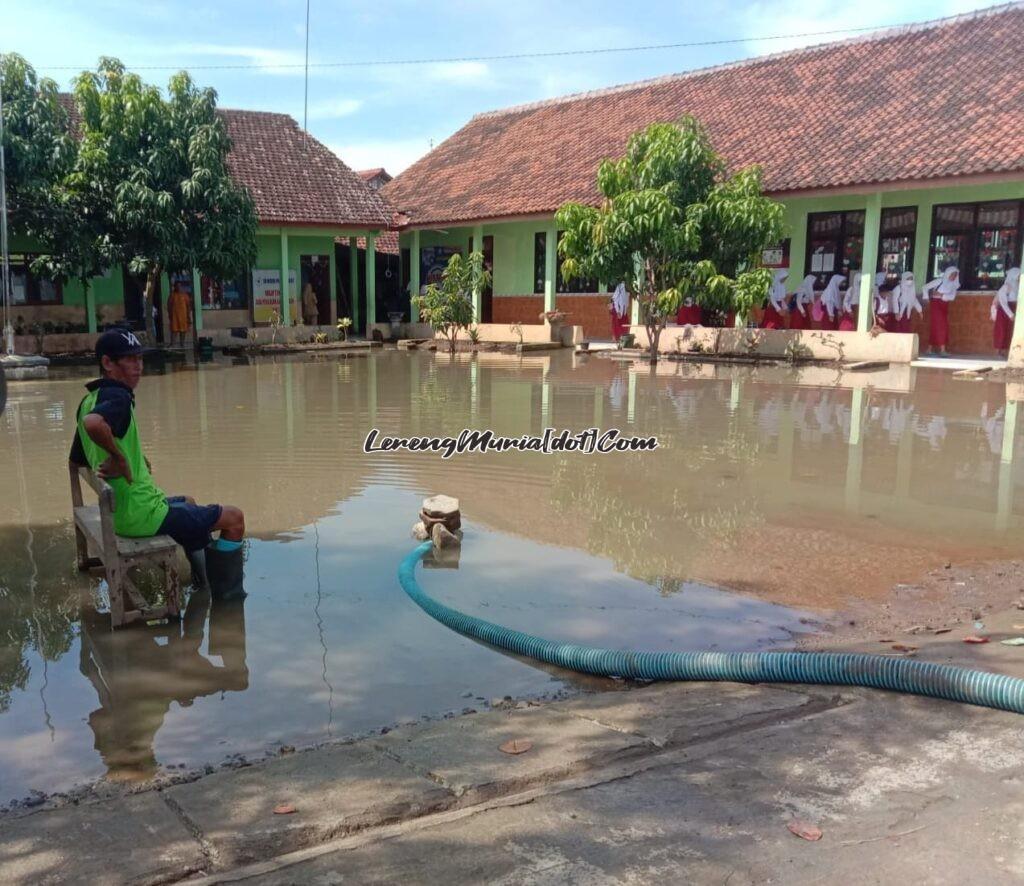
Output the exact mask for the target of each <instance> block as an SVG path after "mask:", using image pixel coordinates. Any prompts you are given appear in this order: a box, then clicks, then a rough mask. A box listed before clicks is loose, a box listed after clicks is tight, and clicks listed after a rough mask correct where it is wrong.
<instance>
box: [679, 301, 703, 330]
mask: <svg viewBox="0 0 1024 886" xmlns="http://www.w3.org/2000/svg"><path fill="white" fill-rule="evenodd" d="M700 319H701V310H700V305H683V306H682V307H681V308H680V309H679V312H678V313H677V314H676V323H678V324H679V325H680V326H685V325H686V324H687V323H689V324H690V325H691V326H700Z"/></svg>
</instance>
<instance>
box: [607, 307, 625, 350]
mask: <svg viewBox="0 0 1024 886" xmlns="http://www.w3.org/2000/svg"><path fill="white" fill-rule="evenodd" d="M609 313H610V314H611V316H612V341H615V342H618V340H619V339H620V338H622V336H624V335H628V334H629V313H628V311H627V313H626V316H625V317H620V316H619V315H618V314H616V313H615V311H614V310H613V311H610V312H609Z"/></svg>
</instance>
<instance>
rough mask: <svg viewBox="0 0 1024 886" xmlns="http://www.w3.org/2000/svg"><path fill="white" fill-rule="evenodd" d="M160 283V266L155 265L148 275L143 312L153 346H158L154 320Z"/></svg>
mask: <svg viewBox="0 0 1024 886" xmlns="http://www.w3.org/2000/svg"><path fill="white" fill-rule="evenodd" d="M159 282H160V265H153V267H152V268H150V269H149V272H148V273H147V274H146V293H145V297H144V298H143V302H144V304H143V306H142V310H143V313H145V315H146V316H145V318H144V319H145V321H146V333H147V334H148V335H149V340H150V342H151V343H152V344H153V345H156V344H157V340H156V321H155V320H154V319H153V302H154V301H155V300H156V287H157V284H158V283H159Z"/></svg>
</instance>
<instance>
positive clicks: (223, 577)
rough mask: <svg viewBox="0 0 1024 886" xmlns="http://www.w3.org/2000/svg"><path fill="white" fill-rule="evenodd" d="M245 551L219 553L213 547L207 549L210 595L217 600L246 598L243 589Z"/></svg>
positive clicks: (238, 549)
mask: <svg viewBox="0 0 1024 886" xmlns="http://www.w3.org/2000/svg"><path fill="white" fill-rule="evenodd" d="M242 554H243V550H242V548H236V549H235V550H233V551H218V550H217V549H216V548H215V547H214V546H213V545H210V546H209V547H208V548H207V549H206V575H207V578H208V579H209V583H210V593H211V594H212V595H213V597H214V599H216V600H241V599H242V598H243V597H245V589H244V588H243V587H242V579H243V577H244V576H243V574H242V573H243V559H244V558H243V556H242Z"/></svg>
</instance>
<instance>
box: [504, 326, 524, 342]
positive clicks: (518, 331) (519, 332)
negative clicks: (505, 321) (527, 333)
mask: <svg viewBox="0 0 1024 886" xmlns="http://www.w3.org/2000/svg"><path fill="white" fill-rule="evenodd" d="M508 328H509V329H510V330H511V331H512V334H513V335H514V336H515V337H516V338H518V339H519V344H522V343H523V324H522V323H520V322H519V321H518V320H517V321H516V322H515V323H512V324H511V325H510V326H509V327H508Z"/></svg>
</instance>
